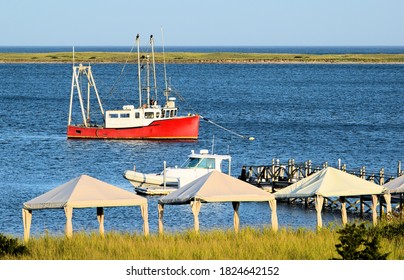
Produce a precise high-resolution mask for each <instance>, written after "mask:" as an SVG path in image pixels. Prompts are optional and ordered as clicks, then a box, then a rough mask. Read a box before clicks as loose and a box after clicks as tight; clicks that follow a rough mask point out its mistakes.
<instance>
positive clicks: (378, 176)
mask: <svg viewBox="0 0 404 280" xmlns="http://www.w3.org/2000/svg"><path fill="white" fill-rule="evenodd" d="M328 166H330V165H329V164H328V162H324V163H321V164H313V163H312V161H311V160H308V161H305V162H302V163H296V162H295V160H294V159H289V160H288V161H287V163H281V162H280V161H279V159H272V163H271V164H270V165H259V166H258V165H250V166H247V165H244V166H243V167H242V170H241V174H240V176H239V179H241V180H244V181H246V182H249V183H251V184H253V185H255V186H257V187H259V188H262V189H264V190H266V191H269V192H271V193H273V192H276V191H277V190H279V189H282V188H285V187H287V186H289V185H291V184H293V183H295V182H297V181H299V180H301V179H303V178H305V177H307V176H309V175H311V174H313V173H315V172H317V171H320V170H322V169H323V168H326V167H328ZM333 167H335V168H338V169H339V170H342V171H345V172H348V173H350V174H353V175H355V176H358V177H360V178H362V179H365V180H367V181H371V182H374V183H375V184H378V185H384V184H385V183H387V182H389V181H390V180H393V179H395V178H396V177H399V176H401V175H403V174H404V171H403V170H402V169H401V162H400V161H398V164H397V173H396V174H386V173H385V171H384V168H381V169H380V170H378V171H368V170H367V169H366V167H365V166H362V167H360V168H356V169H348V168H347V165H346V164H343V163H342V162H341V160H338V164H337V166H333ZM379 201H380V204H379V212H380V215H382V214H383V213H384V212H385V201H384V198H383V196H380V197H379ZM287 203H291V204H292V203H294V204H296V203H301V204H304V205H305V206H306V207H311V206H313V207H314V199H312V198H306V199H297V198H295V199H288V200H287ZM391 203H392V206H393V209H395V210H396V211H398V212H399V213H400V214H401V213H402V209H403V194H399V195H396V196H393V197H392V202H391ZM323 208H324V209H340V202H339V199H338V198H327V199H325V201H324V206H323ZM346 208H347V210H348V211H351V212H359V213H360V215H361V217H362V216H363V215H364V214H365V213H368V212H371V200H370V196H369V197H367V196H360V197H350V198H347V199H346Z"/></svg>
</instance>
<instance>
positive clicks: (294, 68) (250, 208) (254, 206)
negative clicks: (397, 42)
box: [0, 64, 404, 237]
mask: <svg viewBox="0 0 404 280" xmlns="http://www.w3.org/2000/svg"><path fill="white" fill-rule="evenodd" d="M71 67H72V66H71V65H69V64H0V78H1V79H0V80H1V83H0V127H1V134H0V158H1V168H0V178H1V183H0V213H1V215H0V232H1V233H5V234H12V235H15V236H17V237H21V236H22V234H23V226H22V218H21V208H22V204H23V202H26V201H28V200H30V199H32V198H34V197H36V196H38V195H40V194H42V193H44V192H47V191H49V190H51V189H52V188H54V187H56V186H59V185H61V184H63V183H65V182H67V181H69V180H71V179H73V178H75V177H77V176H79V175H81V174H89V175H91V176H94V177H96V178H98V179H101V180H104V181H106V182H108V183H111V184H114V185H117V186H119V187H121V188H123V189H126V190H129V191H133V189H132V187H131V185H130V183H129V182H128V181H126V180H125V179H124V178H123V176H122V174H123V172H124V171H125V170H126V169H132V168H133V165H134V164H136V168H137V170H139V171H144V172H158V171H161V170H162V168H163V161H166V162H167V165H169V166H173V165H180V164H181V163H182V162H183V161H184V160H185V159H186V157H187V155H188V154H189V153H190V151H191V150H199V149H203V148H207V149H209V150H211V148H212V140H213V139H214V150H215V152H216V153H227V152H230V154H231V155H232V157H233V163H232V170H233V172H232V173H233V175H234V176H238V175H239V174H240V171H241V167H242V165H244V164H246V165H259V164H269V163H270V162H271V161H272V159H273V158H279V159H280V160H281V161H283V162H285V161H287V160H288V159H291V158H293V159H295V161H296V162H303V161H307V160H309V159H310V160H312V161H313V163H314V164H315V165H316V164H318V165H320V164H322V163H323V162H325V161H327V162H328V163H329V164H330V165H333V166H335V165H336V164H337V161H338V159H341V160H342V163H346V164H347V166H348V168H349V169H355V168H357V169H359V167H361V166H366V168H367V170H369V171H375V172H378V171H379V170H380V168H382V167H384V168H385V172H386V173H387V174H392V175H394V176H395V175H396V172H397V162H398V161H403V160H404V125H403V122H404V110H403V106H404V99H403V96H404V65H393V64H392V65H356V64H344V65H331V64H324V65H323V64H321V65H301V64H296V65H295V64H285V65H283V64H271V65H230V64H224V65H216V64H214V65H192V64H186V65H181V64H178V65H177V64H176V65H168V66H167V71H168V75H169V76H170V78H171V83H172V87H173V89H174V90H176V92H177V93H178V94H180V95H181V96H182V97H183V98H184V99H185V101H186V102H182V103H179V105H180V106H181V112H182V113H188V112H194V113H198V114H200V115H202V116H204V117H206V118H208V119H210V120H212V121H214V122H215V123H218V124H220V125H221V126H224V127H225V128H227V129H229V130H231V131H234V132H236V133H238V134H241V135H245V136H253V137H255V138H256V140H255V141H248V140H244V139H242V138H241V137H238V136H237V135H235V134H232V133H229V132H227V131H225V130H223V129H220V128H218V127H217V126H215V125H212V124H210V123H207V122H205V121H202V122H201V125H200V139H199V140H198V141H195V142H163V141H99V140H98V141H97V140H88V141H77V140H67V139H66V135H65V133H66V124H67V115H68V106H69V95H70V86H71V74H72V73H71V70H72V68H71ZM122 69H123V65H122V64H102V65H93V73H94V77H95V80H96V83H97V87H98V89H99V91H100V94H101V97H102V99H103V105H104V108H107V109H114V108H119V107H121V106H122V105H124V104H128V103H134V104H138V101H137V100H136V97H137V92H136V88H137V85H136V83H135V81H136V76H135V75H134V74H133V73H135V72H134V71H136V69H135V66H134V65H127V66H126V67H125V71H124V74H122V75H121V74H120V73H121V70H122ZM158 70H159V71H162V67H161V65H158ZM162 83H163V79H160V86H162ZM113 85H114V87H113ZM178 99H179V98H177V100H178ZM76 103H77V102H76ZM76 109H77V108H76ZM76 111H77V110H76ZM94 113H95V109H94ZM75 117H76V115H75ZM96 118H97V117H95V119H96ZM76 120H77V122H79V119H78V118H76ZM148 199H149V223H150V230H151V231H152V232H156V231H157V200H158V198H157V197H149V198H148ZM232 215H233V210H232V207H231V204H207V205H203V206H202V209H201V212H200V223H201V230H207V229H211V228H231V227H232V223H233V222H232ZM339 217H340V215H339V213H338V211H335V212H333V211H328V212H325V213H324V214H323V219H324V222H325V223H326V224H327V223H335V224H339V223H340V219H339ZM278 219H279V224H280V227H292V228H298V227H306V228H314V227H315V225H316V214H315V211H314V210H313V209H304V208H303V207H300V206H290V205H284V204H282V203H279V205H278ZM164 220H165V229H166V230H168V231H177V230H185V229H188V228H192V225H193V220H192V214H191V211H190V207H189V206H187V205H185V206H167V208H166V211H165V217H164ZM141 221H142V218H141V214H140V210H139V208H138V207H135V208H130V207H127V208H108V209H106V210H105V228H106V230H116V231H138V232H141V230H142V222H141ZM64 222H65V217H64V212H63V210H43V211H34V212H33V221H32V228H31V232H32V234H33V235H41V234H44V233H45V232H47V231H49V232H50V233H51V234H62V233H63V230H64ZM240 222H241V225H242V226H257V227H261V226H264V225H268V224H269V223H270V211H269V207H268V205H267V204H263V203H244V204H241V206H240ZM73 227H74V230H87V231H92V230H94V231H96V230H97V229H98V225H97V221H96V213H95V210H94V209H75V210H74V211H73Z"/></svg>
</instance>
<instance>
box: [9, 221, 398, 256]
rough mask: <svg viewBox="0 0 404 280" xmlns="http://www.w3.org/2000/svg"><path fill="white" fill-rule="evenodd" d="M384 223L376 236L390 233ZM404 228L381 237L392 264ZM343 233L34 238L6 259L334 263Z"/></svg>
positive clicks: (331, 227)
mask: <svg viewBox="0 0 404 280" xmlns="http://www.w3.org/2000/svg"><path fill="white" fill-rule="evenodd" d="M386 226H388V227H392V226H391V224H388V225H386V224H383V223H381V225H380V226H378V228H377V230H380V231H381V232H386V231H385V228H386ZM403 228H404V225H403V224H402V223H397V225H393V231H391V232H394V234H382V235H381V236H382V238H381V242H380V249H381V252H384V253H389V255H388V259H394V260H401V259H404V234H403V232H402V231H403ZM338 229H339V228H338V227H337V226H335V225H329V226H328V227H326V228H322V229H320V230H308V229H287V228H283V229H280V230H279V231H278V232H277V233H274V232H273V231H272V230H271V229H270V228H263V229H257V228H251V227H245V228H243V229H242V230H240V232H239V233H238V234H235V232H234V231H233V230H231V229H229V230H223V229H213V230H210V231H206V232H200V233H195V232H194V231H191V230H189V231H184V232H175V233H165V234H164V235H158V234H157V233H154V234H151V235H149V236H148V237H145V236H143V235H142V234H140V233H137V234H131V233H122V232H108V233H107V234H106V235H105V236H104V237H101V236H100V235H99V234H98V233H97V232H91V233H86V232H75V233H74V235H73V237H72V238H70V239H68V238H66V237H64V236H59V237H58V236H50V235H49V234H47V233H45V234H44V235H43V236H40V237H35V238H31V239H30V241H29V242H28V243H27V244H26V246H27V249H28V250H29V253H28V254H24V255H20V256H12V255H6V256H4V257H3V258H2V259H23V260H269V259H270V260H329V259H337V258H338V257H339V256H338V253H337V251H336V246H335V245H336V244H338V243H339V237H340V236H339V234H338V233H337V231H338Z"/></svg>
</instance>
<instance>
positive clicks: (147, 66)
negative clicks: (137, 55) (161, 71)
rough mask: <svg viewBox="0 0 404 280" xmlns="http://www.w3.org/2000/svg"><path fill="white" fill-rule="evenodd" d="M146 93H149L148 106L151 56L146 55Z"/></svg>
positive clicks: (148, 104)
mask: <svg viewBox="0 0 404 280" xmlns="http://www.w3.org/2000/svg"><path fill="white" fill-rule="evenodd" d="M146 93H147V101H146V102H147V103H146V104H147V105H146V106H147V107H150V56H149V55H147V56H146Z"/></svg>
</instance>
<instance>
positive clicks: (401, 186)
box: [383, 175, 404, 193]
mask: <svg viewBox="0 0 404 280" xmlns="http://www.w3.org/2000/svg"><path fill="white" fill-rule="evenodd" d="M383 187H385V188H387V189H388V190H389V192H390V193H404V175H401V176H400V177H398V178H395V179H394V180H391V181H389V182H388V183H386V184H384V185H383Z"/></svg>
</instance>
